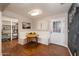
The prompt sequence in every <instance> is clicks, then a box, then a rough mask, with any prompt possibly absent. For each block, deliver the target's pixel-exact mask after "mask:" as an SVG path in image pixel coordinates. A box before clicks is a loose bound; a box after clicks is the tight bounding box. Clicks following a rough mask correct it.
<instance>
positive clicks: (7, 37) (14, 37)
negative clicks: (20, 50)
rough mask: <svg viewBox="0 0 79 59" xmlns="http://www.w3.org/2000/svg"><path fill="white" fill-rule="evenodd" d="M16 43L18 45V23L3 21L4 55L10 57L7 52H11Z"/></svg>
mask: <svg viewBox="0 0 79 59" xmlns="http://www.w3.org/2000/svg"><path fill="white" fill-rule="evenodd" d="M12 43H14V44H13V45H12ZM16 43H18V21H15V20H14V19H13V20H11V19H10V20H2V55H10V54H9V53H7V51H10V49H12V48H13V46H14V45H16Z"/></svg>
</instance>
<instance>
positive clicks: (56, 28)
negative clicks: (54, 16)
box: [53, 21, 61, 32]
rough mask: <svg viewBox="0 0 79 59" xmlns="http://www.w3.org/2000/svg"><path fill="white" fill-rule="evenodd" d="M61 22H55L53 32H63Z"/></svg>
mask: <svg viewBox="0 0 79 59" xmlns="http://www.w3.org/2000/svg"><path fill="white" fill-rule="evenodd" d="M60 24H61V22H60V21H54V22H53V32H61V26H60Z"/></svg>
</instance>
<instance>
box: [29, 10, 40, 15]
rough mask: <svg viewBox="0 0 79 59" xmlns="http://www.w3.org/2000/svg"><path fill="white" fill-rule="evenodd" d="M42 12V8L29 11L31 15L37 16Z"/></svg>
mask: <svg viewBox="0 0 79 59" xmlns="http://www.w3.org/2000/svg"><path fill="white" fill-rule="evenodd" d="M41 13H42V11H41V10H40V9H34V10H31V11H30V12H28V14H30V15H31V16H37V15H40V14H41Z"/></svg>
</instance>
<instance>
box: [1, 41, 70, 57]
mask: <svg viewBox="0 0 79 59" xmlns="http://www.w3.org/2000/svg"><path fill="white" fill-rule="evenodd" d="M2 54H3V56H70V54H69V51H68V49H67V48H65V47H62V46H59V45H55V44H50V45H44V44H38V45H37V46H35V45H34V43H32V44H30V43H28V44H25V45H20V44H18V41H17V40H13V41H12V42H10V41H6V42H3V43H2Z"/></svg>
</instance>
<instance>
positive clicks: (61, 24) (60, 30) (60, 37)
mask: <svg viewBox="0 0 79 59" xmlns="http://www.w3.org/2000/svg"><path fill="white" fill-rule="evenodd" d="M50 43H53V44H58V45H63V46H64V44H65V21H64V18H62V19H61V18H58V19H53V20H52V21H51V36H50Z"/></svg>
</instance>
